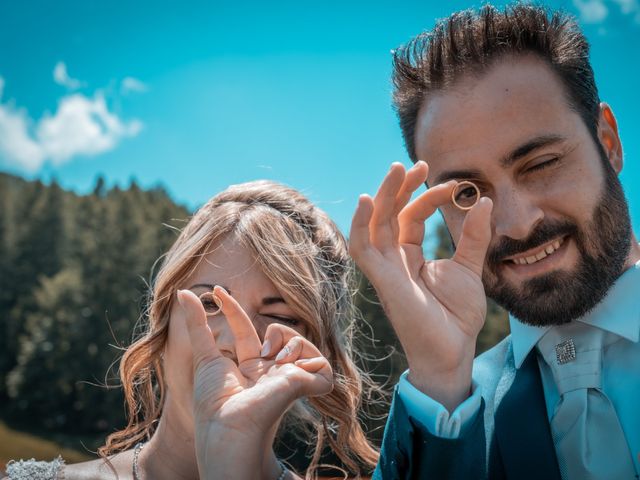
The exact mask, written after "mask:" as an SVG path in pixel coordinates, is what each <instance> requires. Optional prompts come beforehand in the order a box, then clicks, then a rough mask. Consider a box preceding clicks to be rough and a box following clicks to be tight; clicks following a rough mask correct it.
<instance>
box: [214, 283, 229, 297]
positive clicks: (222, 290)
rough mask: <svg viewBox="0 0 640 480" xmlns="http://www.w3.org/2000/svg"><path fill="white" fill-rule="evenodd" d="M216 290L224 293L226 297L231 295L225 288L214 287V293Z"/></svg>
mask: <svg viewBox="0 0 640 480" xmlns="http://www.w3.org/2000/svg"><path fill="white" fill-rule="evenodd" d="M216 290H219V291H221V292H223V293H224V294H225V295H229V292H227V291H226V290H225V289H224V287H221V286H220V285H216V286H215V287H213V291H214V292H215V291H216Z"/></svg>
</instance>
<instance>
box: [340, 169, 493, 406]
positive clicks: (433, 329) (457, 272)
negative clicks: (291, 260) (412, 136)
mask: <svg viewBox="0 0 640 480" xmlns="http://www.w3.org/2000/svg"><path fill="white" fill-rule="evenodd" d="M427 174H428V167H427V164H426V163H424V162H418V163H416V165H415V166H414V167H413V168H411V169H410V170H409V171H407V172H405V169H404V167H403V166H402V165H401V164H393V165H392V166H391V170H390V171H389V173H388V174H387V176H386V177H385V179H384V180H383V182H382V184H381V185H380V188H379V190H378V192H377V194H376V196H375V198H373V199H372V198H371V197H369V196H366V195H363V196H361V197H360V201H359V203H358V208H357V209H356V212H355V214H354V217H353V223H352V226H351V234H350V239H349V249H350V253H351V255H352V256H353V258H354V260H355V261H356V263H357V264H358V266H359V267H360V268H361V270H362V271H363V272H364V274H365V275H366V276H367V278H368V279H369V280H370V281H371V283H372V285H373V286H374V287H375V289H376V291H377V293H378V296H379V298H380V300H381V302H382V305H383V307H384V310H385V312H386V314H387V316H388V317H389V320H390V321H391V323H392V324H393V327H394V329H395V331H396V333H397V335H398V338H399V339H400V342H401V343H402V346H403V349H404V351H405V353H406V355H407V360H408V362H409V379H410V380H411V382H412V383H413V384H414V385H415V386H416V387H417V388H419V389H420V390H422V391H423V392H425V393H427V394H428V395H429V396H431V397H432V398H434V399H435V400H437V401H439V402H440V403H442V404H443V405H444V406H445V407H447V408H448V409H449V410H453V409H454V408H455V407H456V406H457V405H458V404H459V403H460V402H462V401H463V400H464V399H465V398H466V397H467V396H468V395H469V390H470V386H471V368H472V364H473V357H474V354H475V342H476V338H477V336H478V333H479V332H480V329H481V328H482V325H483V324H484V319H485V313H486V299H485V294H484V288H483V286H482V281H481V276H482V268H483V264H484V258H485V255H486V252H487V248H488V246H489V242H490V240H491V228H490V215H491V208H492V204H491V200H489V199H488V198H482V199H481V200H480V201H479V202H478V204H477V205H475V206H474V207H473V208H472V209H471V210H470V211H469V212H468V213H467V215H466V217H465V220H464V224H463V226H462V234H461V236H460V239H459V240H458V242H457V249H456V252H455V254H454V256H453V258H451V259H450V260H435V261H434V260H425V258H424V256H423V252H422V243H423V241H424V222H425V221H426V219H427V218H429V217H430V216H431V215H432V214H433V213H434V212H435V211H436V209H437V208H438V207H439V206H441V205H444V204H446V203H448V202H449V201H450V199H451V192H452V190H453V189H454V188H455V185H456V182H455V181H450V182H447V183H443V184H440V185H436V186H434V187H432V188H430V189H429V190H427V191H426V192H425V193H423V194H421V195H419V196H418V197H417V198H416V199H415V200H414V201H412V202H410V199H411V195H412V194H413V192H414V191H415V190H416V189H417V188H418V187H419V186H420V185H422V184H423V183H424V182H425V180H426V178H427Z"/></svg>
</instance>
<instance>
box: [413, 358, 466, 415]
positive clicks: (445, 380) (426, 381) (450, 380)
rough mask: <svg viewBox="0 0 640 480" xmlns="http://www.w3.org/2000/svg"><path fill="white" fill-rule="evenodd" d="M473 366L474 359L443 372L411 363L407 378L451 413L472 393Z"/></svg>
mask: <svg viewBox="0 0 640 480" xmlns="http://www.w3.org/2000/svg"><path fill="white" fill-rule="evenodd" d="M472 367H473V361H471V365H461V366H460V368H458V369H457V370H455V371H453V372H449V373H442V372H433V371H429V370H424V369H420V368H413V367H412V366H411V364H410V365H409V372H408V375H407V380H409V382H410V383H411V385H413V386H414V387H415V388H417V389H418V390H420V391H421V392H422V393H424V394H425V395H427V396H429V397H430V398H432V399H433V400H435V401H436V402H438V403H440V404H442V405H443V406H444V407H445V408H446V409H447V410H448V411H449V413H451V412H453V411H454V410H455V409H456V407H457V406H458V405H460V404H461V403H462V402H464V401H465V400H466V399H467V398H469V395H471V371H472Z"/></svg>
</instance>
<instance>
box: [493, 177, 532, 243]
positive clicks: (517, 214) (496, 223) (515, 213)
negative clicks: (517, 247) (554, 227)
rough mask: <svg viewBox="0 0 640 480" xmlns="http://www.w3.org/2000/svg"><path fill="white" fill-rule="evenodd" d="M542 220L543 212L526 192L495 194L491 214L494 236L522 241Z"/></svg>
mask: <svg viewBox="0 0 640 480" xmlns="http://www.w3.org/2000/svg"><path fill="white" fill-rule="evenodd" d="M543 218H544V212H543V210H542V209H541V208H540V207H539V205H538V204H537V203H536V201H535V198H534V197H533V196H531V195H530V194H529V193H528V192H521V191H519V190H517V189H513V188H505V189H503V190H502V191H497V192H496V195H495V198H494V199H493V212H492V214H491V223H492V228H493V231H494V234H495V236H497V237H509V238H512V239H514V240H524V239H525V238H527V237H528V236H529V235H530V234H531V232H532V231H533V230H534V228H535V227H536V226H537V225H538V223H540V222H541V221H542V219H543Z"/></svg>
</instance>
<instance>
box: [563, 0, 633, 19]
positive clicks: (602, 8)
mask: <svg viewBox="0 0 640 480" xmlns="http://www.w3.org/2000/svg"><path fill="white" fill-rule="evenodd" d="M607 4H612V5H617V7H618V8H619V10H620V13H622V14H623V15H626V16H632V17H633V20H634V21H635V22H636V23H640V1H639V0H573V5H574V6H575V7H576V8H577V9H578V12H579V13H580V20H582V21H583V22H584V23H601V22H603V21H604V20H605V19H606V18H607V17H608V16H609V6H607Z"/></svg>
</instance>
